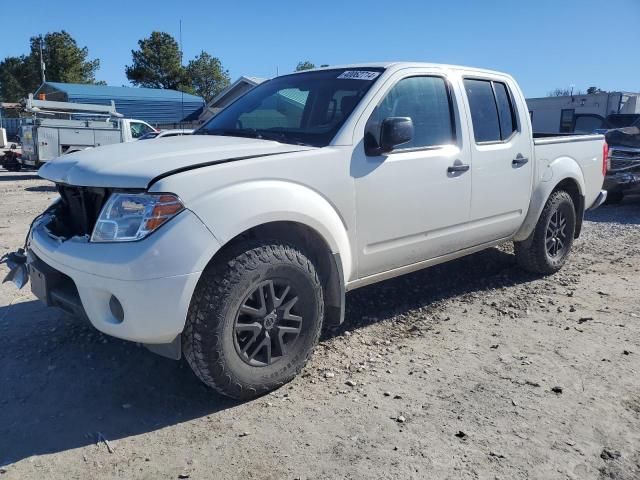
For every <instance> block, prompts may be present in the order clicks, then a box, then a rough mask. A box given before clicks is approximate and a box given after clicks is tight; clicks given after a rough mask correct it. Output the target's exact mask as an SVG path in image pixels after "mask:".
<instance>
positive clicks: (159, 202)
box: [91, 193, 184, 242]
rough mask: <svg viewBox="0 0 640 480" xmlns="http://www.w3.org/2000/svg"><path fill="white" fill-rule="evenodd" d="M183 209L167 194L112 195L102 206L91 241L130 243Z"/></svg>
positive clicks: (175, 199)
mask: <svg viewBox="0 0 640 480" xmlns="http://www.w3.org/2000/svg"><path fill="white" fill-rule="evenodd" d="M182 210H184V205H182V202H181V201H180V199H179V198H178V197H176V196H175V195H170V194H166V193H163V194H152V193H148V194H147V193H113V194H111V196H110V197H109V200H108V201H107V203H106V204H105V205H104V207H102V211H101V212H100V216H99V217H98V221H97V222H96V226H95V227H94V228H93V234H92V235H91V241H92V242H133V241H135V240H140V239H142V238H144V237H146V236H147V235H149V234H150V233H151V232H153V231H154V230H157V229H158V228H159V227H160V226H161V225H162V224H164V223H165V222H167V221H168V220H169V219H170V218H172V217H174V216H176V215H177V214H178V213H180V212H181V211H182Z"/></svg>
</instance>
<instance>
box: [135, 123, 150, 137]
mask: <svg viewBox="0 0 640 480" xmlns="http://www.w3.org/2000/svg"><path fill="white" fill-rule="evenodd" d="M130 128H131V137H132V138H140V137H142V136H143V135H146V134H147V133H149V132H154V131H155V130H154V129H153V128H151V127H150V126H149V125H147V124H146V123H142V122H131V124H130Z"/></svg>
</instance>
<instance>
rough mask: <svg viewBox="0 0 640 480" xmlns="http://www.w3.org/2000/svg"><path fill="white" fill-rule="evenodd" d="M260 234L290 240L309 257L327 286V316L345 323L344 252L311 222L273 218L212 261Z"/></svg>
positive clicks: (227, 246) (235, 240)
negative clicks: (341, 252) (306, 223)
mask: <svg viewBox="0 0 640 480" xmlns="http://www.w3.org/2000/svg"><path fill="white" fill-rule="evenodd" d="M260 238H269V239H274V240H279V241H282V242H286V243H290V244H292V245H295V246H296V247H298V248H300V249H301V250H302V251H303V252H304V253H305V254H306V255H307V256H308V257H309V259H310V260H311V261H312V262H313V264H314V265H315V267H316V269H317V270H318V274H319V275H320V279H321V282H322V285H323V287H324V298H325V320H326V322H327V324H328V325H339V324H340V323H342V321H343V320H344V303H345V300H344V299H345V286H344V275H343V272H342V263H341V260H340V254H339V253H333V252H332V251H331V248H330V247H329V245H328V244H327V242H326V241H325V239H324V238H323V237H322V235H320V234H319V233H318V232H317V231H316V230H314V229H313V228H311V227H309V226H307V225H304V224H302V223H298V222H270V223H265V224H262V225H258V226H255V227H252V228H250V229H249V230H246V231H244V232H242V233H241V234H239V235H236V236H235V237H234V238H232V239H231V240H229V241H228V242H227V243H225V244H224V246H223V247H222V249H220V250H219V251H218V252H217V253H216V254H215V255H214V257H213V259H212V260H211V261H213V260H214V259H216V258H218V257H219V256H220V255H221V252H223V251H226V250H228V249H230V248H233V247H234V246H235V245H237V244H238V243H240V242H242V241H245V240H250V239H251V240H253V239H260Z"/></svg>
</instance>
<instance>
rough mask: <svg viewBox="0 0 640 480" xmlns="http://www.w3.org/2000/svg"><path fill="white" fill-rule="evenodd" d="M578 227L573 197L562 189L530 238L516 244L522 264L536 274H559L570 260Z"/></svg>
mask: <svg viewBox="0 0 640 480" xmlns="http://www.w3.org/2000/svg"><path fill="white" fill-rule="evenodd" d="M575 228H576V210H575V207H574V204H573V200H572V199H571V196H570V195H569V194H568V193H567V192H565V191H563V190H558V191H555V192H553V193H552V194H551V197H549V200H547V203H546V205H545V207H544V209H543V210H542V213H541V214H540V218H539V219H538V223H537V224H536V227H535V229H534V230H533V232H532V233H531V235H529V238H527V239H526V240H524V241H522V242H514V251H515V254H516V260H517V261H518V264H519V265H520V266H521V267H522V268H524V269H525V270H528V271H530V272H534V273H542V274H545V275H548V274H551V273H555V272H557V271H558V270H560V268H562V266H563V265H564V264H565V262H566V261H567V258H568V257H569V252H570V251H571V246H572V245H573V237H574V235H575Z"/></svg>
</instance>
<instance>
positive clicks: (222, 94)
mask: <svg viewBox="0 0 640 480" xmlns="http://www.w3.org/2000/svg"><path fill="white" fill-rule="evenodd" d="M266 80H267V79H266V78H260V77H245V76H242V77H240V78H238V79H237V80H236V81H235V82H233V83H232V84H231V85H229V86H228V87H227V88H225V89H224V90H222V91H221V92H220V93H219V94H218V95H216V96H215V97H213V99H212V100H211V101H210V102H209V105H207V106H208V107H212V106H214V105H217V104H218V103H219V102H220V100H222V99H223V98H224V97H226V96H227V94H228V93H229V92H232V91H234V90H235V89H236V87H238V85H240V84H242V83H246V84H249V85H251V86H252V87H255V86H256V85H260V84H261V83H262V82H264V81H266Z"/></svg>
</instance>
